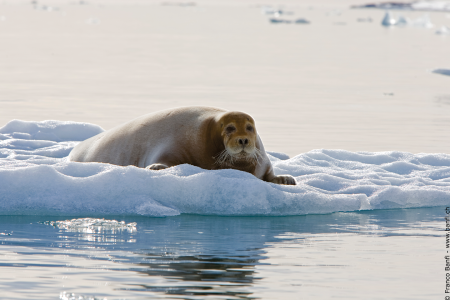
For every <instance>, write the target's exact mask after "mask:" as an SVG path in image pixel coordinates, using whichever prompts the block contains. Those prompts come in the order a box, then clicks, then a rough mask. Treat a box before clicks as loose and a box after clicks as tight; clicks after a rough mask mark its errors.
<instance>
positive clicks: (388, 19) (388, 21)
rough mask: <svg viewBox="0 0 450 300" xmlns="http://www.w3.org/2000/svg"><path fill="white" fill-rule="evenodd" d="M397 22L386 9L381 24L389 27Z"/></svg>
mask: <svg viewBox="0 0 450 300" xmlns="http://www.w3.org/2000/svg"><path fill="white" fill-rule="evenodd" d="M395 24H397V21H396V20H395V19H394V17H393V16H392V15H391V13H390V12H389V11H386V13H385V15H384V18H383V20H382V21H381V25H383V26H386V27H389V26H393V25H395Z"/></svg>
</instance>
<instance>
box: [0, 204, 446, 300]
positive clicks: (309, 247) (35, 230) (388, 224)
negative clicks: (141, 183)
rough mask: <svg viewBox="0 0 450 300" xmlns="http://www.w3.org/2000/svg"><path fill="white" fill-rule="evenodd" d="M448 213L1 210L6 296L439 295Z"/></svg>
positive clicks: (0, 281)
mask: <svg viewBox="0 0 450 300" xmlns="http://www.w3.org/2000/svg"><path fill="white" fill-rule="evenodd" d="M444 215H445V208H443V207H438V208H424V209H405V210H380V211H367V212H359V213H334V214H330V215H309V216H298V217H276V218H273V217H240V218H237V217H213V216H194V215H181V216H177V217H167V218H144V217H142V218H141V217H133V218H131V217H120V216H116V217H115V219H117V220H124V221H126V222H127V223H128V222H137V225H136V228H135V230H108V229H105V228H101V227H97V228H90V229H89V228H84V229H80V228H78V229H77V228H75V229H74V228H72V229H70V228H69V229H64V228H58V227H54V226H50V225H45V224H43V223H42V222H45V221H56V220H65V219H64V218H61V217H48V216H47V217H46V216H39V217H38V216H1V217H0V229H1V230H0V231H1V233H3V234H8V233H10V234H11V235H0V245H1V246H0V266H1V269H2V272H1V273H0V288H1V290H2V297H4V298H2V299H58V297H61V299H65V298H64V297H66V298H67V299H69V298H70V295H71V294H73V296H76V297H80V296H81V297H84V299H90V298H89V297H96V298H98V299H101V298H103V297H106V298H108V299H150V298H151V299H161V298H173V299H219V298H220V299H280V297H281V298H283V299H300V298H305V299H437V296H442V297H443V295H444V294H443V291H444V288H445V274H444V267H445V260H444V255H445V252H446V251H445V241H444V240H445V238H444V228H445V221H444ZM110 219H112V218H110ZM64 292H65V294H64ZM77 299H78V298H77Z"/></svg>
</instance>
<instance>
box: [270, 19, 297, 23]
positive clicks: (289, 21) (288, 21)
mask: <svg viewBox="0 0 450 300" xmlns="http://www.w3.org/2000/svg"><path fill="white" fill-rule="evenodd" d="M269 21H270V23H275V24H280V23H286V24H289V23H292V21H291V20H284V19H278V18H270V19H269Z"/></svg>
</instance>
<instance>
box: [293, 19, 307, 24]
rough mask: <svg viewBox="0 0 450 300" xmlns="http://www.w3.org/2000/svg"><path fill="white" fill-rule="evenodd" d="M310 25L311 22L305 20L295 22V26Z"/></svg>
mask: <svg viewBox="0 0 450 300" xmlns="http://www.w3.org/2000/svg"><path fill="white" fill-rule="evenodd" d="M310 23H311V22H310V21H308V20H306V19H303V18H301V19H297V20H295V24H310Z"/></svg>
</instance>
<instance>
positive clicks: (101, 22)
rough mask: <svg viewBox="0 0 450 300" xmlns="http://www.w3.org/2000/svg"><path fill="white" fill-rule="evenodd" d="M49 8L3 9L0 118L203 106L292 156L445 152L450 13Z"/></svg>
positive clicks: (119, 115)
mask: <svg viewBox="0 0 450 300" xmlns="http://www.w3.org/2000/svg"><path fill="white" fill-rule="evenodd" d="M47 2H48V3H54V6H55V7H58V8H59V10H54V11H50V12H49V11H48V10H43V9H33V8H32V6H31V4H30V3H29V2H28V1H27V2H20V3H24V4H15V3H16V1H2V3H0V16H4V19H3V21H0V40H1V41H2V46H1V47H0V108H1V109H0V126H3V124H6V123H7V122H8V121H10V120H12V119H23V120H34V121H40V120H48V119H56V120H71V121H82V122H90V123H94V124H98V125H100V126H102V127H104V128H105V129H110V128H112V127H114V126H117V125H119V124H122V123H124V122H126V121H128V120H131V119H133V118H135V117H138V116H140V115H142V114H145V113H149V112H153V111H157V110H161V109H166V108H172V107H177V106H186V105H207V106H218V107H223V108H226V109H230V110H242V111H245V112H248V113H249V114H251V115H253V116H254V118H255V120H256V122H257V126H258V130H259V133H260V134H261V137H262V139H263V141H264V144H265V146H266V149H268V150H271V151H280V152H284V153H288V154H289V155H290V156H294V155H297V154H299V153H303V152H306V151H309V150H312V149H320V148H325V149H345V150H350V151H371V152H374V151H392V150H399V151H407V152H413V153H417V152H433V153H436V152H438V153H448V152H449V151H450V150H449V149H450V133H449V131H448V129H447V128H448V127H449V124H450V105H449V103H450V100H449V99H450V77H449V76H444V75H439V74H433V73H431V71H432V70H433V69H437V68H442V69H450V61H449V53H450V36H439V35H436V34H435V33H434V31H435V30H436V29H437V28H438V27H440V26H442V25H446V26H448V27H450V18H448V17H447V15H446V14H445V13H430V14H429V16H430V18H431V21H432V22H433V23H434V24H435V25H436V27H435V28H433V29H425V28H419V27H406V28H384V27H382V26H381V25H380V23H381V19H382V17H383V15H384V12H383V11H380V10H350V9H348V7H349V4H351V3H355V2H363V1H362V0H358V1H353V2H352V1H347V0H346V1H314V2H308V1H285V3H287V4H286V5H285V6H284V9H285V10H286V11H290V12H292V13H293V15H286V16H284V15H283V18H286V19H291V20H295V19H297V18H306V19H308V20H309V21H311V23H310V24H309V25H295V24H271V23H270V22H269V16H266V15H262V14H261V8H260V6H261V5H259V6H258V3H257V2H255V1H246V2H242V1H231V2H227V1H205V2H201V1H200V2H199V3H198V5H197V6H194V7H181V6H176V5H161V3H160V2H161V1H140V4H139V5H125V4H126V3H128V2H131V3H135V2H136V1H131V0H130V1H107V0H105V1H89V4H87V5H75V4H74V3H78V2H76V1H73V2H62V1H53V2H52V1H47ZM112 2H114V3H115V4H114V5H113V4H112ZM117 2H121V4H117ZM169 2H170V1H169ZM322 2H323V3H325V4H326V5H321V4H322ZM277 3H278V2H277ZM277 3H275V5H278V4H277ZM43 4H45V3H44V2H42V5H43ZM259 4H260V3H259ZM268 4H270V3H268ZM280 4H281V2H280ZM403 15H404V16H405V17H408V18H410V19H415V18H417V17H420V16H422V15H423V13H422V12H403ZM369 17H370V18H371V19H372V20H373V22H358V19H359V18H369Z"/></svg>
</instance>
